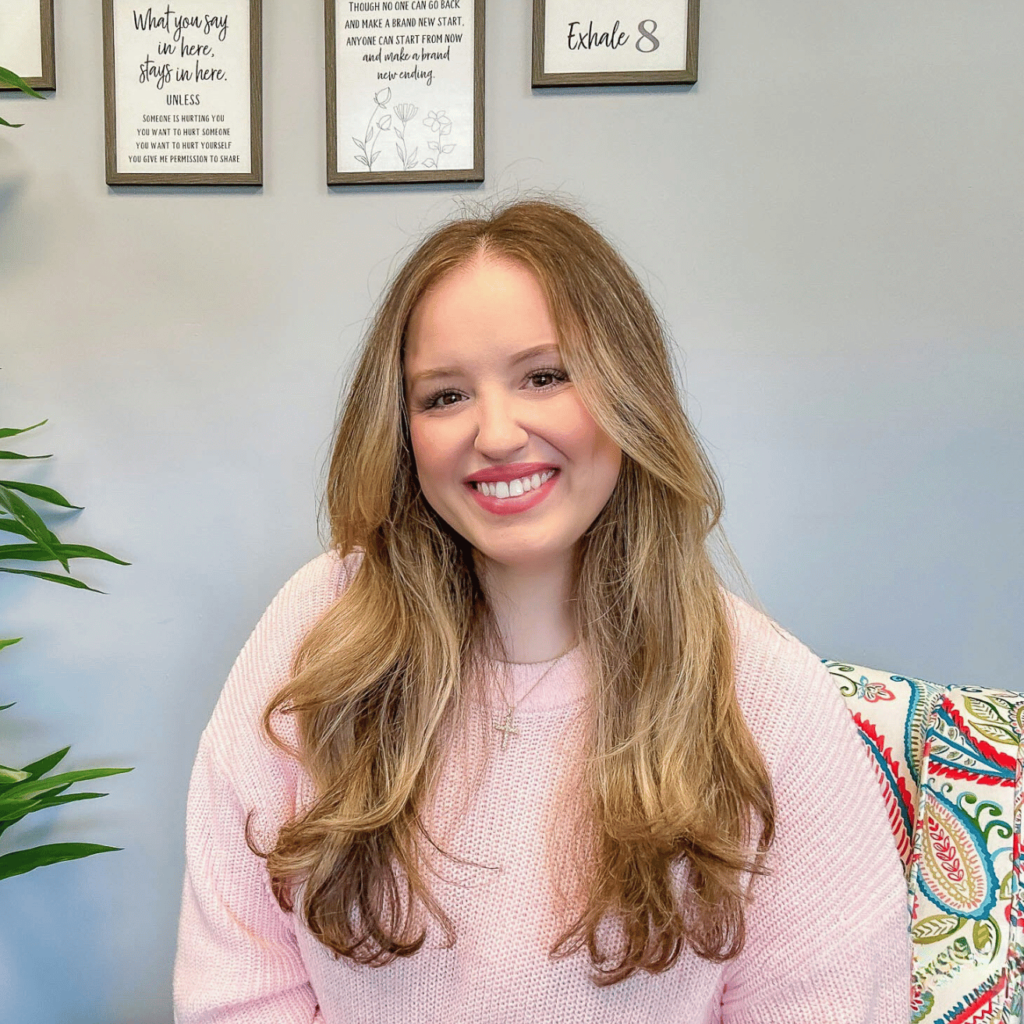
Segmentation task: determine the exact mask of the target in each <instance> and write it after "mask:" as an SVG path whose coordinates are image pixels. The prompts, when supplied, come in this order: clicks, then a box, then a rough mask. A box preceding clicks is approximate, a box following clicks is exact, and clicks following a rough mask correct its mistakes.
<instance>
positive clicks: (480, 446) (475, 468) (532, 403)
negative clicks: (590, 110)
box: [403, 257, 622, 569]
mask: <svg viewBox="0 0 1024 1024" xmlns="http://www.w3.org/2000/svg"><path fill="white" fill-rule="evenodd" d="M556 338H557V335H556V333H555V327H554V324H553V323H552V321H551V314H550V311H549V310H548V304H547V300H546V298H545V296H544V292H543V290H542V288H541V286H540V283H539V282H538V280H537V279H536V277H534V275H533V274H532V273H531V272H530V271H529V270H527V269H526V268H525V267H523V266H521V265H519V264H517V263H512V262H504V261H498V260H495V259H493V258H488V257H479V258H477V259H475V260H474V261H473V262H472V263H469V264H467V265H466V266H465V267H462V268H460V269H458V270H456V271H453V272H452V273H451V274H449V275H447V276H446V277H444V278H442V279H441V280H440V281H439V282H437V283H436V284H435V285H434V286H433V287H432V288H430V289H429V290H428V291H427V292H426V293H425V294H424V295H423V297H422V298H421V299H420V301H419V302H418V303H417V305H416V307H415V308H414V310H413V313H412V316H411V317H410V320H409V326H408V330H407V332H406V348H405V356H404V366H403V369H404V377H405V397H406V403H407V405H408V409H409V428H410V433H411V439H412V448H413V456H414V458H415V460H416V470H417V473H418V475H419V481H420V487H421V488H422V489H423V494H424V496H425V497H426V499H427V501H428V502H429V503H430V505H431V507H432V508H433V509H434V511H436V512H437V514H438V515H439V516H441V518H442V519H444V520H445V522H447V523H448V524H449V525H450V526H451V527H452V528H453V529H454V530H457V531H458V532H459V533H460V534H461V535H462V536H463V537H465V538H466V540H467V541H469V543H470V544H472V545H473V547H474V548H475V549H476V551H477V552H478V553H479V554H480V555H482V556H484V558H485V559H489V560H491V561H493V562H496V563H500V564H501V565H504V566H508V567H510V568H534V569H543V568H545V567H546V568H552V567H553V566H554V565H555V564H558V563H559V562H568V560H569V558H570V556H571V552H572V548H573V546H574V545H575V544H576V542H577V541H578V540H579V539H580V537H581V536H582V535H583V534H584V532H585V531H586V530H587V528H588V527H589V526H590V524H591V523H592V522H593V521H594V520H595V519H596V518H597V515H598V513H599V512H600V511H601V509H602V508H604V506H605V504H606V502H607V501H608V499H609V497H610V496H611V493H612V491H613V490H614V488H615V482H616V480H617V478H618V475H619V467H620V465H621V463H622V453H621V451H620V449H619V448H618V446H617V445H616V444H615V443H614V442H613V441H612V440H611V438H610V437H608V435H607V434H606V433H605V432H604V431H603V430H602V429H601V428H600V427H599V426H598V424H597V422H596V421H595V420H594V419H593V417H591V415H590V413H589V412H587V410H586V408H585V407H584V405H583V402H582V400H581V399H580V397H579V394H578V393H577V391H576V388H575V385H574V384H573V383H572V382H571V381H569V379H568V375H567V373H566V371H565V367H564V364H563V363H562V361H561V358H560V356H559V352H558V346H557V340H556ZM481 480H482V481H485V482H487V490H489V491H490V492H491V493H487V492H486V491H485V490H481V489H480V487H479V481H481ZM495 490H496V493H495Z"/></svg>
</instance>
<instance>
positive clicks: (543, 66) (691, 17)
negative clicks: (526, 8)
mask: <svg viewBox="0 0 1024 1024" xmlns="http://www.w3.org/2000/svg"><path fill="white" fill-rule="evenodd" d="M699 2H700V0H643V4H642V5H638V4H636V3H635V2H632V0H628V2H627V0H587V2H586V3H584V4H581V3H580V0H533V87H534V88H535V89H541V88H548V87H552V86H556V87H557V86H577V85H656V84H686V85H688V84H691V83H693V82H696V81H697V33H698V27H699ZM581 7H582V8H585V9H586V13H585V14H581V13H580V8H581ZM638 9H639V14H637V13H635V12H637V11H638Z"/></svg>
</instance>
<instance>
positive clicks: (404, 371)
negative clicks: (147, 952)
mask: <svg viewBox="0 0 1024 1024" xmlns="http://www.w3.org/2000/svg"><path fill="white" fill-rule="evenodd" d="M326 504H327V508H328V510H329V512H330V523H331V533H332V544H331V550H330V551H328V552H327V553H325V554H324V555H322V556H321V557H320V558H318V559H316V560H314V561H313V562H311V563H310V564H309V565H307V566H306V567H305V568H303V569H302V570H300V571H299V573H297V574H296V575H295V576H294V577H293V578H292V579H291V580H290V581H289V582H288V583H287V584H286V586H285V587H284V588H283V589H282V591H281V593H280V594H279V595H278V597H277V598H276V599H275V601H274V602H273V604H272V605H271V607H270V608H269V609H268V610H267V612H266V614H265V616H264V618H263V620H262V621H261V622H260V624H259V626H258V627H257V629H256V630H255V632H254V633H253V635H252V637H251V638H250V640H249V643H248V644H247V645H246V648H245V649H244V650H243V652H242V654H241V655H240V656H239V659H238V661H237V662H236V664H235V667H234V669H233V670H232V673H231V676H230V678H229V679H228V681H227V684H226V685H225V688H224V692H223V694H222V696H221V699H220V701H219V702H218V705H217V708H216V709H215V711H214V713H213V717H212V719H211V721H210V724H209V726H208V728H207V730H206V731H205V732H204V734H203V737H202V740H201V742H200V748H199V754H198V756H197V758H196V764H195V768H194V771H193V777H192V786H191V789H190V794H189V810H188V825H187V848H188V871H187V875H186V879H185V888H184V894H183V902H182V917H181V928H180V934H179V946H178V959H177V963H176V967H175V1011H176V1020H177V1021H178V1022H179V1024H190V1022H198V1021H204V1022H212V1024H217V1022H220V1024H227V1022H234V1024H242V1022H246V1024H256V1022H257V1021H275V1022H278V1021H281V1022H283V1021H288V1022H307V1021H308V1022H311V1021H324V1022H326V1024H342V1022H344V1021H348V1020H367V1021H369V1020H374V1021H384V1020H386V1021H388V1022H389V1024H403V1022H414V1021H415V1022H417V1024H419V1022H424V1021H430V1022H442V1021H443V1022H445V1024H448V1022H454V1021H464V1022H467V1024H468V1022H479V1021H489V1022H494V1024H520V1022H530V1024H536V1022H539V1021H544V1022H549V1021H550V1022H561V1021H575V1020H587V1021H591V1022H594V1024H612V1022H615V1024H629V1022H637V1024H639V1022H643V1024H670V1022H678V1021H680V1020H685V1021H687V1022H689V1024H710V1022H720V1021H723V1022H724V1021H730V1022H739V1024H755V1022H763V1021H767V1020H771V1021H776V1022H782V1024H785V1022H793V1024H796V1022H806V1021H843V1022H850V1024H854V1022H862V1024H869V1022H871V1024H905V1021H906V1020H907V1019H908V1017H909V1012H910V1010H909V1001H910V943H909V934H908V914H907V898H906V888H905V884H904V880H903V874H902V867H901V863H900V859H899V855H898V853H897V851H896V849H895V846H894V844H893V842H892V837H891V833H890V831H889V826H888V821H887V817H886V809H885V806H884V803H883V799H882V796H881V794H880V792H879V789H878V787H877V785H876V783H875V781H874V778H873V777H872V774H871V769H870V766H869V764H868V762H867V761H866V759H865V758H864V756H863V752H862V750H861V748H860V741H859V739H858V738H857V733H856V729H855V727H854V725H853V723H852V721H851V720H850V717H849V714H848V713H847V711H846V708H845V705H844V703H843V700H842V697H841V696H840V695H839V693H838V692H837V690H836V689H835V687H834V685H833V683H832V681H831V679H830V678H829V676H828V673H827V672H826V670H825V669H824V667H823V666H822V664H821V663H820V661H819V660H818V659H817V658H815V656H814V655H813V654H812V653H811V652H810V651H808V650H807V648H806V647H804V646H803V645H802V644H800V643H799V641H797V640H796V639H794V638H793V637H792V636H790V635H789V634H787V633H786V632H785V631H783V630H782V629H780V628H779V627H778V626H776V625H775V624H774V623H772V622H771V621H770V620H768V619H767V618H765V617H764V616H763V615H761V614H760V613H758V612H756V611H755V610H754V609H753V608H751V607H749V606H748V605H746V604H745V603H744V602H742V601H741V600H740V599H739V598H737V597H734V596H733V595H731V594H729V593H728V592H727V591H726V590H725V589H724V588H723V587H722V585H721V582H720V580H719V578H718V575H717V573H716V571H715V568H714V566H713V563H712V561H711V559H710V557H709V555H708V551H707V544H708V539H709V536H710V534H711V532H712V531H713V530H714V529H715V528H716V526H717V524H718V521H719V518H720V515H721V497H720V492H719V488H718V484H717V482H716V480H715V478H714V475H713V473H712V470H711V467H710V465H709V463H708V460H707V458H706V456H705V455H704V453H703V451H702V450H701V447H700V445H699V443H698V441H697V438H696V435H695V433H694V431H693V429H692V428H691V426H690V424H689V422H688V420H687V417H686V415H685V413H684V412H683V409H682V407H681V405H680V403H679V399H678V396H677V391H676V385H675V382H674V380H673V375H672V372H671V368H670V361H669V358H668V350H667V346H666V343H665V339H664V335H663V332H662V328H661V325H660V323H659V321H658V318H657V316H656V314H655V313H654V310H653V308H652V306H651V303H650V301H649V299H648V298H647V296H646V295H645V293H644V291H643V289H642V288H641V286H640V284H639V282H638V281H637V279H636V277H635V275H634V274H633V273H632V271H631V270H630V269H629V268H628V267H627V266H626V264H625V262H624V261H623V260H622V258H621V257H620V256H619V255H618V253H616V252H615V250H614V249H613V248H612V247H611V245H609V244H608V242H607V241H606V240H605V239H604V238H603V237H602V236H601V235H600V234H599V233H598V232H597V231H596V230H595V229H594V228H593V227H591V226H590V225H589V224H587V223H586V221H584V220H583V219H581V218H580V217H579V216H577V215H576V214H574V213H572V212H571V211H569V210H567V209H565V208H563V207H561V206H557V205H554V204H551V203H547V202H523V203H517V204H514V205H512V206H509V207H507V208H505V209H502V210H498V211H497V212H495V213H493V214H492V215H489V216H487V217H481V218H479V219H472V218H470V219H462V220H457V221H454V222H452V223H450V224H447V225H445V226H443V227H441V228H440V229H438V230H437V231H436V232H434V233H433V234H431V235H430V237H428V238H427V239H426V240H425V241H424V242H423V243H422V244H421V245H420V246H419V247H418V248H417V249H416V250H415V252H413V254H412V255H411V256H410V257H409V258H408V260H407V261H406V262H405V264H404V265H403V266H402V268H401V269H400V270H399V271H398V273H397V274H396V276H395V278H394V280H393V281H392V283H391V285H390V287H389V288H388V290H387V292H386V294H385V295H384V297H383V299H382V301H381V304H380V308H379V310H378V312H377V315H376V317H375V319H374V321H373V324H372V326H371V328H370V331H369V333H368V335H367V338H366V342H365V346H364V348H363V352H362V354H361V358H360V361H359V364H358V367H357V369H356V372H355V375H354V377H353V381H352V384H351V388H350V390H349V393H348V396H347V400H346V403H345V407H344V412H343V415H342V418H341V421H340V423H339V426H338V430H337V434H336V437H335V443H334V451H333V455H332V460H331V467H330V473H329V479H328V488H327V502H326ZM790 698H792V699H790ZM267 738H269V739H270V740H271V741H272V744H273V745H271V744H268V743H266V742H265V740H266V739H267ZM840 793H841V798H840ZM823 822H827V823H828V824H827V827H823V825H822V823H823ZM825 893H827V902H828V909H827V911H826V912H823V911H822V909H821V907H822V900H823V898H824V897H823V896H822V894H825ZM853 907H857V908H861V909H862V911H863V912H862V913H861V914H860V916H858V917H856V918H854V917H852V916H850V915H848V914H846V913H844V908H853ZM371 967H378V968H383V969H381V970H370V968H371Z"/></svg>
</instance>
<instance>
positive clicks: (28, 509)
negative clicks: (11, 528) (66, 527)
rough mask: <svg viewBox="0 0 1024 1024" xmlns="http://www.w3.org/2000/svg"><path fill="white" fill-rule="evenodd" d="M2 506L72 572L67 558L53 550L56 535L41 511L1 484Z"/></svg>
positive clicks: (65, 568)
mask: <svg viewBox="0 0 1024 1024" xmlns="http://www.w3.org/2000/svg"><path fill="white" fill-rule="evenodd" d="M0 508H2V509H3V510H4V511H5V512H9V513H10V514H11V515H12V516H14V518H15V519H17V520H18V522H19V523H21V524H22V525H23V526H24V527H25V528H26V529H28V530H29V531H30V534H31V539H32V540H34V541H35V542H36V543H37V544H39V545H41V546H42V547H44V548H46V549H47V550H49V551H50V552H51V553H52V554H53V561H55V562H60V564H61V565H63V566H64V570H65V572H70V571H71V570H70V567H69V566H68V563H67V560H66V559H63V558H60V557H59V556H58V555H57V553H56V552H55V551H54V550H53V541H54V539H55V538H54V536H53V534H52V533H50V531H49V529H48V528H47V526H46V523H44V522H43V520H42V517H41V516H40V515H39V513H38V512H37V511H36V510H35V509H34V508H32V506H31V505H29V504H28V503H27V502H26V501H24V500H23V499H22V498H20V497H18V495H17V494H15V493H14V491H12V490H11V489H10V488H9V487H4V485H3V484H0Z"/></svg>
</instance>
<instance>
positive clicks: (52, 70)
mask: <svg viewBox="0 0 1024 1024" xmlns="http://www.w3.org/2000/svg"><path fill="white" fill-rule="evenodd" d="M0 67H5V68H7V69H8V70H9V71H13V72H14V73H15V74H16V75H18V76H19V77H20V78H23V79H24V80H25V81H26V82H27V83H28V84H29V85H30V86H32V88H33V89H35V90H36V91H37V92H54V91H56V89H57V70H56V60H55V59H54V43H53V0H3V10H2V11H0ZM6 90H14V91H18V89H17V86H14V85H3V84H0V91H6Z"/></svg>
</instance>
